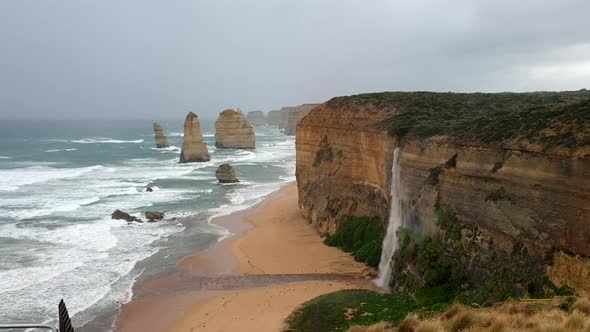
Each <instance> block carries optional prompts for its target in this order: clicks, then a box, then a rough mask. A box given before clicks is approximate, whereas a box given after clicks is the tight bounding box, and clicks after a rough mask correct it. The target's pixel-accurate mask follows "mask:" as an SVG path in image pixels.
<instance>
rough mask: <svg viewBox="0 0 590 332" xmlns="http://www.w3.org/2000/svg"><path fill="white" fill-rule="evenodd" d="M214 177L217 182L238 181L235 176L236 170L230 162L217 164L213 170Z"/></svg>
mask: <svg viewBox="0 0 590 332" xmlns="http://www.w3.org/2000/svg"><path fill="white" fill-rule="evenodd" d="M215 177H216V178H217V181H219V183H235V182H240V180H238V178H237V177H236V171H235V170H234V168H233V167H232V166H231V165H230V164H223V165H221V166H219V168H218V169H217V171H216V172H215Z"/></svg>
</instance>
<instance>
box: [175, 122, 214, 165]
mask: <svg viewBox="0 0 590 332" xmlns="http://www.w3.org/2000/svg"><path fill="white" fill-rule="evenodd" d="M209 160H211V157H210V156H209V151H208V150H207V144H205V142H204V140H203V133H202V132H201V123H200V121H199V117H198V116H197V115H196V114H195V113H193V112H190V113H189V114H188V115H187V116H186V119H185V120H184V143H183V144H182V150H181V152H180V162H181V163H191V162H202V161H209Z"/></svg>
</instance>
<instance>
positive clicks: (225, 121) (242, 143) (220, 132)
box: [215, 109, 256, 149]
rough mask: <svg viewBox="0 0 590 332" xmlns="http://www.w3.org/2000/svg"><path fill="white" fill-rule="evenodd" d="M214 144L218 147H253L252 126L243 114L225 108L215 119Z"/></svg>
mask: <svg viewBox="0 0 590 332" xmlns="http://www.w3.org/2000/svg"><path fill="white" fill-rule="evenodd" d="M215 146H216V147H217V148H220V149H225V148H235V149H254V148H255V147H256V137H255V134H254V128H252V126H251V125H250V124H249V123H248V121H246V118H244V115H243V114H241V113H239V112H238V111H236V110H233V109H228V110H225V111H223V112H221V113H219V117H218V118H217V121H215Z"/></svg>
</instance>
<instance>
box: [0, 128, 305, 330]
mask: <svg viewBox="0 0 590 332" xmlns="http://www.w3.org/2000/svg"><path fill="white" fill-rule="evenodd" d="M169 136H174V135H173V134H171V135H169ZM205 136H206V137H207V139H208V140H210V138H211V137H213V135H212V134H211V133H206V135H205ZM272 136H273V135H268V137H265V140H262V142H260V143H259V146H258V147H257V149H256V150H217V149H215V148H213V147H212V146H210V148H209V151H210V153H211V157H212V160H211V161H209V162H204V163H189V164H179V163H178V158H177V156H174V154H171V152H177V151H173V149H174V148H175V147H170V148H169V149H158V150H156V149H152V150H150V149H148V148H147V147H146V148H145V149H143V150H141V149H137V148H136V147H135V146H132V145H121V146H111V147H107V146H104V147H99V148H100V149H105V151H111V150H106V149H113V150H112V151H116V153H120V154H121V155H125V156H126V157H125V158H128V159H127V160H125V161H120V159H119V160H117V161H113V162H108V161H104V166H102V167H101V166H92V167H70V168H58V167H49V166H34V167H31V166H32V165H35V164H36V162H31V163H30V164H22V165H23V166H18V167H21V168H19V169H12V170H0V187H3V188H9V187H10V188H11V189H10V190H12V191H7V190H6V189H0V200H1V201H2V204H0V215H3V216H5V218H6V223H3V224H2V225H0V237H6V238H12V239H13V240H16V241H21V242H22V243H24V244H23V245H22V246H21V247H22V249H20V248H21V247H19V250H18V251H16V253H15V255H17V256H15V257H23V258H22V260H21V261H22V263H14V262H13V263H11V262H12V261H2V257H0V262H1V263H2V266H14V268H13V269H11V270H2V269H0V301H4V302H6V301H12V300H13V299H18V301H12V302H15V303H14V304H13V305H12V306H11V308H9V309H8V310H6V311H5V312H2V313H0V319H3V318H7V317H8V318H10V317H12V318H14V317H21V315H22V313H23V312H27V310H29V309H30V308H36V310H35V312H36V314H37V315H45V314H46V315H47V316H46V317H44V316H43V317H40V318H41V320H43V319H51V318H52V317H53V316H54V310H55V308H54V305H55V304H54V303H53V302H52V301H53V300H54V299H55V298H59V297H63V298H64V299H66V302H67V303H68V307H69V308H70V312H71V313H72V314H75V315H76V317H75V319H76V322H77V323H78V324H83V323H84V322H86V321H88V320H90V319H92V318H93V317H94V316H93V315H95V314H96V312H97V311H100V310H101V308H112V307H109V306H112V305H113V303H119V302H122V301H123V302H124V301H128V300H129V297H130V294H131V293H130V289H131V288H130V286H131V285H132V283H133V281H134V280H135V278H137V277H138V276H139V273H140V272H141V271H137V269H134V267H135V266H136V264H137V262H138V261H140V260H142V259H145V258H147V257H149V256H151V255H153V254H154V253H155V252H157V251H158V250H159V249H160V248H159V247H158V246H162V245H166V246H173V245H174V243H172V242H173V241H169V243H166V242H162V241H161V240H164V239H166V238H167V237H168V236H170V235H171V234H173V233H175V232H179V231H181V230H182V229H183V227H182V226H181V225H180V224H178V223H175V222H163V223H143V224H136V225H132V226H128V225H127V223H126V222H124V221H118V220H111V219H110V213H112V212H113V211H114V210H116V209H121V210H124V211H126V212H129V213H131V214H133V215H136V216H140V217H141V216H142V214H143V213H144V212H145V211H148V210H149V209H151V208H153V209H160V210H162V211H164V212H165V213H166V216H167V217H169V218H170V217H172V218H173V217H181V216H190V215H195V214H197V215H203V216H211V218H213V217H215V216H218V215H225V214H229V213H232V212H234V211H238V210H242V209H245V208H248V207H250V206H252V205H253V204H256V203H258V202H260V201H261V200H262V199H263V198H264V197H265V196H266V195H268V194H269V193H271V192H273V191H275V190H277V189H278V188H279V187H280V186H282V185H283V184H284V183H286V182H289V181H292V180H293V179H294V177H293V170H294V165H293V161H294V140H293V139H291V138H285V140H286V143H284V142H281V141H280V139H281V137H277V138H274V139H275V141H276V143H272V142H270V143H269V140H273V138H269V137H272ZM275 136H276V135H275ZM261 137H262V135H261ZM91 140H94V141H91ZM77 141H79V142H77V143H78V144H91V143H95V144H100V143H109V141H113V139H111V138H104V137H103V138H92V139H90V138H89V139H80V140H77ZM82 141H84V143H81V142H82ZM114 141H120V140H114ZM141 141H143V140H141ZM63 142H67V143H70V144H71V143H73V142H72V140H63ZM120 142H121V143H135V142H138V143H139V140H133V141H120ZM111 143H112V142H111ZM66 146H67V145H66ZM70 146H71V145H70ZM58 147H59V146H58ZM59 148H61V147H59ZM97 148H98V146H97ZM56 150H57V149H56ZM134 151H135V152H134ZM106 153H109V152H106ZM162 153H163V154H162ZM72 155H75V154H72ZM76 156H77V155H76ZM224 162H228V163H230V164H232V165H234V166H236V167H237V172H238V175H239V176H241V180H242V182H240V183H239V184H237V185H234V186H218V185H217V184H216V181H215V168H216V167H217V166H218V165H219V164H221V163H224ZM66 165H67V162H64V164H63V165H59V166H60V167H64V166H66ZM256 165H259V166H260V169H259V168H256V167H252V166H256ZM10 166H12V164H10ZM15 166H17V165H16V164H15ZM240 166H245V167H244V168H243V169H242V170H240V168H239V167H240ZM277 167H278V168H277ZM263 168H264V169H266V168H268V169H269V170H272V174H276V175H275V178H272V179H271V178H269V179H268V181H272V182H270V183H266V184H260V183H257V182H256V181H255V180H254V179H257V178H260V170H262V169H263ZM262 171H264V170H262ZM240 172H244V173H240ZM249 172H253V173H249ZM277 172H278V173H283V174H280V175H279V174H278V173H277ZM269 174H270V173H269ZM277 178H278V179H277ZM30 184H34V185H30ZM148 185H149V186H151V187H152V189H153V191H152V192H146V191H145V189H146V187H147V186H148ZM218 196H219V198H217V197H218ZM218 200H219V201H218ZM185 202H186V203H185ZM201 202H203V204H204V205H201ZM214 204H217V206H215V207H211V206H214ZM221 204H223V205H221ZM220 205H221V206H220ZM168 208H169V209H170V210H172V211H167V209H168ZM211 218H209V220H211ZM196 220H198V219H196ZM192 227H194V228H193V229H198V230H199V231H202V232H207V233H211V234H216V235H218V236H220V237H219V238H220V239H221V238H223V237H225V236H227V235H228V234H229V232H228V230H226V229H224V228H221V227H213V226H211V225H209V224H208V223H202V224H199V223H198V222H197V225H193V226H192ZM158 240H160V241H158ZM156 241H157V242H156ZM27 246H28V247H27ZM64 257H66V258H67V259H64ZM17 262H18V260H17ZM8 263H11V264H8ZM7 271H9V272H7ZM12 302H11V303H12ZM88 308H90V309H88ZM86 309H88V310H86Z"/></svg>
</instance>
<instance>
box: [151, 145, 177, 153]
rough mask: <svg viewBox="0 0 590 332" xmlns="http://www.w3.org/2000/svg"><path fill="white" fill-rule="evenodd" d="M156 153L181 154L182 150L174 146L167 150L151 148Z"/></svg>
mask: <svg viewBox="0 0 590 332" xmlns="http://www.w3.org/2000/svg"><path fill="white" fill-rule="evenodd" d="M150 149H152V150H154V151H160V152H177V153H180V148H179V147H177V146H174V145H171V146H169V147H167V148H150Z"/></svg>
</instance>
